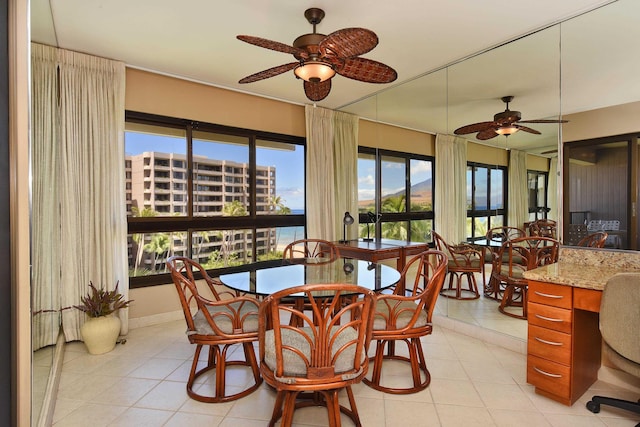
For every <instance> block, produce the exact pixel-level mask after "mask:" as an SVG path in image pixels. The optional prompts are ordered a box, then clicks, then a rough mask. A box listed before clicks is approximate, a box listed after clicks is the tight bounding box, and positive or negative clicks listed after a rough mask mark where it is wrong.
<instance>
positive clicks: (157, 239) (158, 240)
mask: <svg viewBox="0 0 640 427" xmlns="http://www.w3.org/2000/svg"><path fill="white" fill-rule="evenodd" d="M170 248H171V242H170V241H169V236H167V235H166V234H165V233H156V234H154V235H153V236H152V237H151V241H150V242H149V243H147V244H146V245H144V250H145V251H147V252H148V253H152V254H154V258H153V270H154V271H155V269H156V266H157V265H158V259H159V258H160V257H161V256H162V255H163V254H165V253H166V252H167V251H168V250H169V249H170Z"/></svg>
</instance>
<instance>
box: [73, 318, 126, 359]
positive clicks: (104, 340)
mask: <svg viewBox="0 0 640 427" xmlns="http://www.w3.org/2000/svg"><path fill="white" fill-rule="evenodd" d="M80 333H81V334H82V339H83V340H84V344H85V345H86V346H87V350H89V353H91V354H103V353H107V352H109V351H111V350H113V348H114V347H115V346H116V341H117V340H118V335H120V318H119V317H116V316H113V315H110V316H102V317H89V318H87V320H86V321H85V322H84V325H82V327H81V328H80Z"/></svg>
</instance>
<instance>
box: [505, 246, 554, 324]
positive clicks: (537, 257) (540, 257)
mask: <svg viewBox="0 0 640 427" xmlns="http://www.w3.org/2000/svg"><path fill="white" fill-rule="evenodd" d="M559 246H560V243H559V242H558V241H557V240H555V239H552V238H550V237H539V236H527V237H521V238H518V239H513V240H509V241H507V242H505V243H503V245H502V246H501V247H500V250H499V251H498V252H496V253H495V255H494V263H493V269H494V271H495V275H496V280H499V281H500V283H502V284H503V285H504V292H503V295H502V299H501V300H500V305H499V307H498V310H499V311H500V312H501V313H503V314H506V315H507V316H511V317H515V318H518V319H526V318H527V286H528V284H527V280H526V279H525V278H524V272H525V271H527V270H531V269H533V268H537V267H540V266H543V265H547V264H553V263H556V262H558V253H559ZM507 307H520V308H521V309H522V314H520V313H519V312H518V313H512V312H509V311H507Z"/></svg>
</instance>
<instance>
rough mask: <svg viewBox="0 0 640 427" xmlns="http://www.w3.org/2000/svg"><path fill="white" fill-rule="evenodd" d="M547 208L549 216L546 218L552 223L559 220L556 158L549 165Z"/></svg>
mask: <svg viewBox="0 0 640 427" xmlns="http://www.w3.org/2000/svg"><path fill="white" fill-rule="evenodd" d="M547 206H548V207H549V214H548V215H547V217H548V218H549V219H552V220H554V221H557V220H558V218H559V215H558V158H557V157H554V158H552V159H551V162H550V165H549V188H548V189H547Z"/></svg>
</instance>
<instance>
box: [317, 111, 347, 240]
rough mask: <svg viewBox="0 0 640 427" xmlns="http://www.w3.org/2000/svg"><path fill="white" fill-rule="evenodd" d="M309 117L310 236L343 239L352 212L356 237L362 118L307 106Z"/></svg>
mask: <svg viewBox="0 0 640 427" xmlns="http://www.w3.org/2000/svg"><path fill="white" fill-rule="evenodd" d="M305 117H306V128H307V150H306V152H307V155H306V157H307V158H306V163H307V170H306V180H307V189H306V199H307V206H306V215H307V237H309V238H317V239H325V240H329V241H334V240H338V239H339V238H340V239H341V238H342V230H343V228H342V219H343V217H344V213H345V212H351V213H352V216H353V217H354V219H355V220H356V222H355V223H354V224H353V225H350V226H349V227H347V228H348V232H349V236H352V237H353V238H355V237H356V236H357V230H358V222H357V218H358V215H357V212H358V194H357V191H358V175H357V174H358V170H357V162H358V118H357V117H356V116H354V115H351V114H347V113H342V112H337V111H333V110H329V109H326V108H321V107H316V106H314V105H306V106H305ZM338 236H340V237H338Z"/></svg>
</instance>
